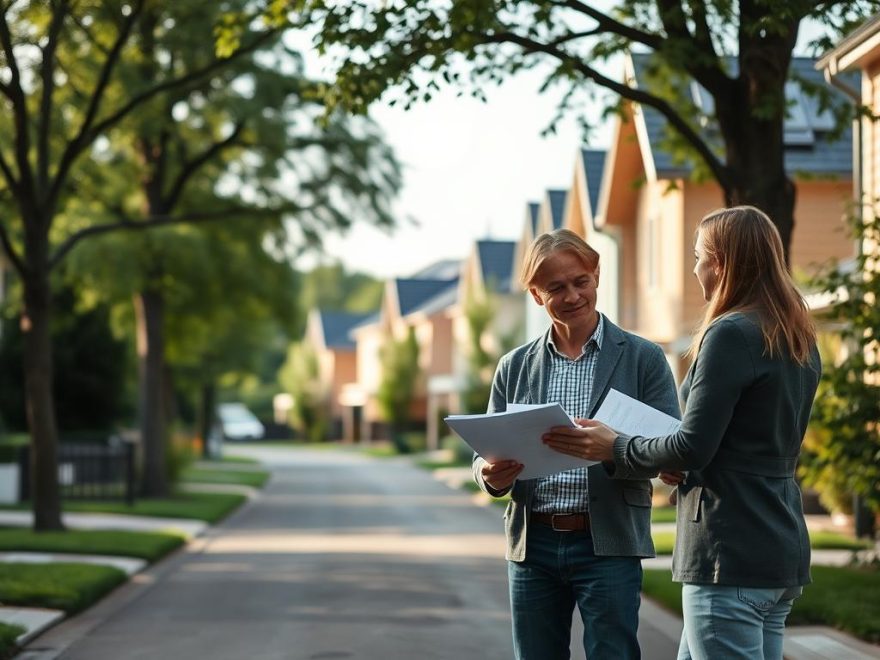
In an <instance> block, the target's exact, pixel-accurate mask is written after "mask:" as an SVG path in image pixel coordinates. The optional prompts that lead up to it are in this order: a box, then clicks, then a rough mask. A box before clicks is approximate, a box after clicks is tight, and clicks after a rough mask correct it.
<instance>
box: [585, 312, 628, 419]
mask: <svg viewBox="0 0 880 660" xmlns="http://www.w3.org/2000/svg"><path fill="white" fill-rule="evenodd" d="M604 321H605V328H604V331H603V332H604V334H605V337H604V339H603V341H602V348H601V350H600V351H599V359H598V360H597V361H596V373H595V374H594V376H593V391H592V393H591V395H590V417H592V416H593V415H595V414H596V410H597V409H598V408H599V402H600V401H602V399H604V398H605V391H606V390H607V388H608V382H609V381H610V380H611V376H612V374H613V373H614V369H615V368H616V367H617V363H618V362H619V361H620V356H621V355H623V345H624V344H625V343H626V337H625V336H624V334H623V333H622V332H621V331H620V328H618V327H617V326H616V325H614V324H613V323H612V322H611V321H609V320H608V319H607V318H606V319H604Z"/></svg>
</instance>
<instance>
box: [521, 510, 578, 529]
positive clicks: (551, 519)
mask: <svg viewBox="0 0 880 660" xmlns="http://www.w3.org/2000/svg"><path fill="white" fill-rule="evenodd" d="M529 522H533V523H538V524H539V525H546V526H547V527H552V528H553V529H554V530H555V531H557V532H581V531H586V530H588V529H590V514H588V513H534V512H533V513H532V514H531V515H530V516H529Z"/></svg>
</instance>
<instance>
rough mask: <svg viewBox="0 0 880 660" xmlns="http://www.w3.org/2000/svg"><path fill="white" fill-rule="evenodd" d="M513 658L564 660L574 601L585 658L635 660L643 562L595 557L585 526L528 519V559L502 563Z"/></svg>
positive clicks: (591, 659)
mask: <svg viewBox="0 0 880 660" xmlns="http://www.w3.org/2000/svg"><path fill="white" fill-rule="evenodd" d="M507 566H508V578H509V581H510V606H511V614H512V618H513V647H514V652H515V656H516V658H517V660H566V659H567V658H569V657H571V656H570V645H571V616H572V613H573V611H574V608H575V605H577V607H578V609H579V610H580V614H581V619H582V620H583V622H584V640H583V643H584V650H585V651H586V654H587V657H588V658H590V660H637V659H638V658H639V657H640V652H639V642H638V639H637V637H636V631H637V630H638V627H639V604H640V602H641V601H640V595H639V592H640V589H641V585H642V565H641V561H640V560H639V559H638V557H597V556H596V554H595V552H594V550H593V538H592V537H591V536H590V533H589V532H555V531H553V530H552V529H551V528H550V527H545V526H542V525H530V526H529V534H528V539H527V546H526V559H525V561H522V562H514V561H511V562H508V564H507Z"/></svg>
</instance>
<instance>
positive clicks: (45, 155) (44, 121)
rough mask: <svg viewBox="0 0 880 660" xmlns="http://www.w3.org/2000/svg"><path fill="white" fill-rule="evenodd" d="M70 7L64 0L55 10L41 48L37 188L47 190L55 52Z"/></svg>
mask: <svg viewBox="0 0 880 660" xmlns="http://www.w3.org/2000/svg"><path fill="white" fill-rule="evenodd" d="M68 8H69V5H68V3H67V1H66V0H64V1H62V2H61V3H59V5H58V6H57V7H56V8H55V9H54V10H53V12H52V22H51V23H50V24H49V29H48V32H47V35H46V45H45V46H44V47H43V48H42V49H41V50H42V60H41V62H40V78H41V79H42V81H43V89H42V93H41V95H40V112H39V114H38V115H37V188H38V189H39V190H40V191H45V190H46V188H47V186H48V183H49V136H50V134H51V132H52V95H53V94H54V93H55V53H56V51H57V49H58V35H59V34H60V33H61V28H62V26H63V25H64V19H65V16H66V14H67V10H68Z"/></svg>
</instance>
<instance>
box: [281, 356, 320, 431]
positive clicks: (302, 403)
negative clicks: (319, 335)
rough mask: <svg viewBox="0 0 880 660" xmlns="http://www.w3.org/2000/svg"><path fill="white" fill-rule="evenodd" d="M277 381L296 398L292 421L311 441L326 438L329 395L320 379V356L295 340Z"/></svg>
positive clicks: (291, 414)
mask: <svg viewBox="0 0 880 660" xmlns="http://www.w3.org/2000/svg"><path fill="white" fill-rule="evenodd" d="M278 382H279V383H281V387H282V388H284V391H285V392H287V393H288V394H290V395H291V396H292V397H293V408H292V409H291V411H290V423H291V425H292V426H293V428H295V429H296V430H297V431H299V432H300V433H301V434H302V435H303V436H304V437H306V438H308V439H309V440H311V441H312V442H322V441H323V440H326V439H327V432H328V429H329V424H330V412H329V408H328V401H327V397H328V396H329V395H328V393H327V391H326V389H325V387H324V384H323V383H322V382H321V377H320V368H319V365H318V356H317V355H316V354H315V351H314V349H312V347H311V346H309V345H308V344H307V343H305V342H295V343H293V344H291V345H290V348H289V349H288V352H287V361H286V362H285V363H284V365H283V366H282V367H281V370H280V371H279V372H278Z"/></svg>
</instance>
